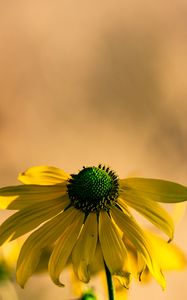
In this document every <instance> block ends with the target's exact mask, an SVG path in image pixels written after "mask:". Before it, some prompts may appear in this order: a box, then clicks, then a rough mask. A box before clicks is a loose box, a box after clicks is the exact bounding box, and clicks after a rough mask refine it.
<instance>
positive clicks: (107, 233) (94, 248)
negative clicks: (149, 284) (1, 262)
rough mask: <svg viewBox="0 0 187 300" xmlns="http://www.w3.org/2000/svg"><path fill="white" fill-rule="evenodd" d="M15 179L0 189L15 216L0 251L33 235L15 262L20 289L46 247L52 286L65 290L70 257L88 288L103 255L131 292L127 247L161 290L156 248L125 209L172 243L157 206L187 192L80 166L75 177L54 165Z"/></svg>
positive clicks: (1, 235) (1, 202) (168, 223)
mask: <svg viewBox="0 0 187 300" xmlns="http://www.w3.org/2000/svg"><path fill="white" fill-rule="evenodd" d="M18 179H19V180H20V181H21V182H22V183H23V184H22V185H18V186H12V187H5V188H1V189H0V208H6V209H13V210H18V211H17V212H16V213H14V214H13V215H12V216H11V217H9V218H8V219H7V220H6V221H5V222H4V223H3V224H2V225H1V226H0V245H2V244H3V243H4V242H5V241H9V240H14V239H16V238H18V237H20V236H22V235H24V234H25V233H28V232H30V231H33V230H34V231H33V232H32V233H31V234H30V236H29V237H28V238H27V240H26V241H25V242H24V244H23V246H22V249H21V251H20V254H19V257H18V262H17V272H16V273H17V281H18V283H19V284H20V285H21V286H22V287H23V286H24V285H25V283H26V281H27V280H28V278H29V277H30V276H31V275H32V274H33V273H34V271H35V269H36V268H37V265H38V263H39V260H40V256H41V254H42V251H43V249H44V248H45V247H49V246H52V247H53V251H52V253H51V256H50V259H49V263H48V269H49V273H50V276H51V278H52V280H53V282H54V283H55V284H57V285H59V286H63V284H62V283H61V281H60V274H61V272H62V271H63V269H64V268H65V266H66V264H67V262H68V260H69V258H71V262H72V265H73V268H74V272H75V274H76V275H77V277H78V278H79V279H80V280H81V281H83V282H88V281H89V279H90V274H91V269H92V266H93V264H94V259H95V257H96V255H97V253H100V254H99V256H100V258H101V259H103V260H104V262H105V264H106V265H107V267H108V269H109V270H110V272H111V274H112V275H114V276H116V277H117V278H118V279H119V281H120V283H121V284H122V285H123V286H125V287H128V286H129V282H130V277H131V276H130V275H131V272H132V267H131V265H130V263H129V261H130V259H129V253H128V245H129V243H130V244H132V245H133V247H134V249H135V251H136V253H137V257H138V265H139V272H142V271H143V270H145V268H147V269H148V270H149V272H150V273H151V274H152V275H153V276H154V278H155V279H156V280H157V281H158V282H159V283H160V284H161V286H162V287H163V288H164V287H165V280H164V277H163V274H162V270H161V266H160V263H159V260H158V259H157V252H156V251H155V247H154V244H153V243H152V241H151V239H150V238H149V235H148V234H147V233H146V232H144V231H143V229H141V227H140V226H139V224H138V223H137V222H136V220H135V219H134V217H133V215H132V214H131V212H130V210H129V208H130V207H132V208H134V209H136V210H137V211H138V212H139V213H141V214H142V215H143V216H145V217H146V218H147V219H148V220H149V221H150V222H152V223H153V224H154V225H155V226H157V227H158V228H160V229H161V230H162V231H163V232H164V233H166V234H167V235H168V237H169V240H171V239H172V238H173V231H174V226H173V222H172V219H171V218H170V216H169V215H168V213H167V212H166V211H165V210H164V209H163V208H162V207H161V206H160V205H159V204H158V203H157V202H182V201H185V200H187V188H186V187H184V186H182V185H180V184H176V183H173V182H168V181H163V180H156V179H144V178H127V179H119V178H118V176H117V175H116V174H115V172H114V171H112V170H110V168H107V167H105V166H102V165H99V166H98V167H84V168H83V169H82V170H81V171H80V172H79V173H78V174H76V175H75V174H73V175H69V174H66V173H65V172H64V171H62V170H60V169H57V168H54V167H33V168H30V169H28V170H27V171H26V172H24V173H21V174H20V175H19V177H18ZM124 237H125V238H124ZM98 249H100V250H99V252H98ZM157 251H158V250H157Z"/></svg>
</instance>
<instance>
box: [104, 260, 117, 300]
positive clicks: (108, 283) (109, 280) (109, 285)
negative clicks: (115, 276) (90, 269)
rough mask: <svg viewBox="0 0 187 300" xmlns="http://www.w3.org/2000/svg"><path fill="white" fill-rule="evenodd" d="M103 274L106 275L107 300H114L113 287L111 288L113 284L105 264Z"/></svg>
mask: <svg viewBox="0 0 187 300" xmlns="http://www.w3.org/2000/svg"><path fill="white" fill-rule="evenodd" d="M105 273H106V279H107V286H108V299H109V300H115V297H114V287H113V282H112V275H111V273H110V271H109V269H108V267H107V265H106V264H105Z"/></svg>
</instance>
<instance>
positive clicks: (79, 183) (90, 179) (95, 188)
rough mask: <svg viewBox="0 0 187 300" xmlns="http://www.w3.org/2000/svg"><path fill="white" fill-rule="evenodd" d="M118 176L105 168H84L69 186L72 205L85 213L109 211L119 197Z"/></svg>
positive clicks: (73, 176) (73, 177)
mask: <svg viewBox="0 0 187 300" xmlns="http://www.w3.org/2000/svg"><path fill="white" fill-rule="evenodd" d="M118 190H119V183H118V177H117V175H116V174H115V173H114V172H113V171H111V170H110V169H109V168H106V167H105V166H103V167H102V166H101V165H99V166H98V167H87V168H85V167H84V168H83V169H82V170H81V171H80V172H79V173H78V174H77V175H72V179H70V181H69V184H68V195H69V197H70V200H71V203H72V204H73V205H74V206H75V207H76V208H78V209H82V210H83V211H84V212H98V211H100V210H106V211H107V210H109V209H110V206H111V205H112V203H113V202H115V201H116V199H117V197H118Z"/></svg>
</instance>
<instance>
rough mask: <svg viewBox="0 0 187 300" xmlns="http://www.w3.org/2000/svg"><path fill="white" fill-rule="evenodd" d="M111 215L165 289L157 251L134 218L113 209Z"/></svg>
mask: <svg viewBox="0 0 187 300" xmlns="http://www.w3.org/2000/svg"><path fill="white" fill-rule="evenodd" d="M111 215H112V217H113V218H114V221H115V222H116V224H117V225H118V226H119V228H120V229H121V230H122V231H123V232H124V234H125V235H126V237H127V238H128V239H129V240H130V241H131V242H132V244H133V245H134V246H135V248H136V250H137V251H138V252H140V254H141V255H142V256H143V258H144V260H145V262H146V264H147V266H148V268H149V270H150V272H151V273H152V275H153V276H154V277H155V279H156V280H157V281H158V282H159V283H160V285H161V286H162V287H163V288H165V279H164V277H163V274H162V272H161V269H160V265H159V262H158V260H157V255H156V253H155V249H154V247H153V245H152V243H151V241H150V240H149V238H148V237H147V235H146V234H145V233H144V232H143V230H141V228H140V227H139V225H138V224H137V223H136V221H135V220H134V219H133V218H132V217H131V218H130V217H129V215H127V214H125V213H124V212H122V211H121V210H119V209H118V208H116V207H113V208H112V210H111Z"/></svg>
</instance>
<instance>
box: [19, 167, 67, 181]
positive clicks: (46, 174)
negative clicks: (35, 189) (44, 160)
mask: <svg viewBox="0 0 187 300" xmlns="http://www.w3.org/2000/svg"><path fill="white" fill-rule="evenodd" d="M70 178H71V176H70V175H69V174H67V173H65V172H64V171H63V170H61V169H58V168H55V167H48V166H37V167H32V168H29V169H28V170H27V171H25V172H23V173H20V174H19V176H18V180H19V181H21V182H22V183H24V184H39V185H52V184H59V183H62V182H64V181H67V180H68V179H70Z"/></svg>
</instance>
